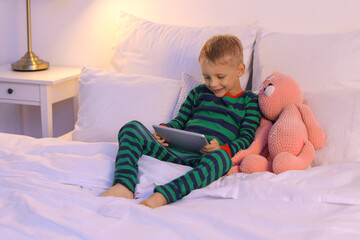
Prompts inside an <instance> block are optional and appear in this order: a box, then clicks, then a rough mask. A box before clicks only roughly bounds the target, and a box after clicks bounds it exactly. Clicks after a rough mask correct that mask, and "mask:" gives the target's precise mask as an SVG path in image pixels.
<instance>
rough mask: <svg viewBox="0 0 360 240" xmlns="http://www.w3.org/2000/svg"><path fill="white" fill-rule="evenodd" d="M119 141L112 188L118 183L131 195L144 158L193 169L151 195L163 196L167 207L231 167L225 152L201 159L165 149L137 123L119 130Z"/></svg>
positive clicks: (198, 156) (199, 156)
mask: <svg viewBox="0 0 360 240" xmlns="http://www.w3.org/2000/svg"><path fill="white" fill-rule="evenodd" d="M118 141H119V150H118V153H117V156H116V162H115V177H114V183H113V184H114V185H115V184H117V183H120V184H122V185H124V186H126V187H127V188H128V189H129V190H130V191H132V192H134V191H135V186H136V184H137V173H138V160H139V158H140V157H141V156H142V155H143V154H144V155H148V156H151V157H154V158H157V159H159V160H161V161H167V162H172V163H177V164H182V165H187V166H191V167H193V169H192V170H190V171H189V172H187V173H186V174H185V175H183V176H181V177H179V178H177V179H175V180H173V181H171V182H169V183H167V184H165V185H162V186H157V187H156V188H155V190H154V191H155V192H159V193H161V194H162V195H164V197H165V198H166V200H167V201H168V202H169V203H171V202H174V201H176V200H178V199H181V198H182V197H184V196H185V195H187V194H189V193H190V192H191V191H192V190H194V189H198V188H203V187H205V186H207V185H209V184H210V183H212V182H213V181H215V180H217V179H219V178H220V177H221V176H223V175H225V174H226V173H227V172H228V171H229V170H230V168H231V167H232V161H231V158H230V156H229V154H228V153H227V152H226V151H225V150H222V149H219V150H216V151H213V152H211V153H208V154H204V155H202V154H200V153H189V152H185V151H181V150H177V149H173V148H169V147H164V146H162V145H161V144H160V143H159V142H158V141H157V140H156V139H155V138H154V137H153V136H152V134H151V132H150V131H149V130H148V129H146V127H145V126H144V125H143V124H141V123H140V122H137V121H132V122H129V123H127V124H125V125H124V126H123V127H122V128H121V129H120V131H119V135H118Z"/></svg>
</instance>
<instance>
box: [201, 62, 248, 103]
mask: <svg viewBox="0 0 360 240" xmlns="http://www.w3.org/2000/svg"><path fill="white" fill-rule="evenodd" d="M200 66H201V71H202V74H203V77H204V83H205V85H206V87H207V88H208V89H209V90H210V91H212V92H213V93H214V94H215V96H216V97H224V96H225V95H226V94H230V95H237V94H238V93H240V92H242V88H241V85H240V81H239V77H241V76H242V75H243V74H244V71H245V65H244V64H243V63H240V64H239V65H238V66H236V64H235V63H233V62H232V61H230V60H227V61H226V63H219V61H218V62H217V63H213V62H211V61H209V60H207V59H204V58H203V59H201V61H200Z"/></svg>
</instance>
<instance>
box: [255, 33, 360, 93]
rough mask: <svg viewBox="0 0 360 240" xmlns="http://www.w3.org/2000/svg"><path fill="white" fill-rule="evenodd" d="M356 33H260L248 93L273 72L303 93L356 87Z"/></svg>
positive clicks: (359, 41) (359, 45) (359, 55)
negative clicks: (279, 74) (286, 77)
mask: <svg viewBox="0 0 360 240" xmlns="http://www.w3.org/2000/svg"><path fill="white" fill-rule="evenodd" d="M359 64H360V32H350V33H339V34H318V35H310V34H309V35H301V34H284V33H275V32H268V31H266V30H264V29H263V30H261V31H260V32H259V34H258V37H257V39H256V44H255V50H254V63H253V81H252V90H254V91H255V90H259V88H260V85H261V83H262V82H263V81H264V80H265V78H266V77H267V76H268V75H270V74H271V73H272V72H274V71H280V72H283V73H285V74H288V75H290V76H292V77H293V78H294V79H295V80H296V81H297V82H298V83H299V84H300V86H301V87H302V89H303V90H304V91H306V90H323V89H335V88H338V87H341V86H345V85H347V84H353V82H357V84H359V85H360V80H359V79H360V78H359V76H360V67H359Z"/></svg>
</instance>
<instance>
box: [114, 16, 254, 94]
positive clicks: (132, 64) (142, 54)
mask: <svg viewBox="0 0 360 240" xmlns="http://www.w3.org/2000/svg"><path fill="white" fill-rule="evenodd" d="M256 32H257V26H256V24H255V25H254V26H247V25H241V26H224V27H215V26H214V27H185V26H175V25H165V24H158V23H153V22H150V21H146V20H143V19H141V18H138V17H135V16H133V15H130V14H128V13H125V12H123V11H121V12H120V13H119V15H118V29H117V35H118V40H117V46H116V50H115V54H114V56H113V58H112V60H111V63H110V69H112V70H116V71H119V72H123V73H141V74H146V75H154V76H159V77H166V78H173V79H180V78H181V74H182V72H188V73H190V74H193V75H195V76H197V77H202V74H201V70H200V65H199V63H198V57H199V54H200V50H201V48H202V46H203V44H204V43H205V41H206V40H208V39H209V38H210V37H212V36H214V35H217V34H227V33H229V34H233V35H235V36H237V37H238V38H239V39H240V40H241V42H242V44H243V47H244V62H245V64H246V72H245V74H244V75H243V77H241V79H240V80H241V86H242V88H243V89H245V88H246V85H247V82H248V80H249V66H250V60H251V55H252V52H253V45H254V41H255V38H256Z"/></svg>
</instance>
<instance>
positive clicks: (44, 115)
mask: <svg viewBox="0 0 360 240" xmlns="http://www.w3.org/2000/svg"><path fill="white" fill-rule="evenodd" d="M80 71H81V68H70V67H56V66H50V67H49V69H47V70H44V71H34V72H15V71H13V70H12V69H11V66H10V64H8V65H5V66H0V102H2V103H14V104H21V105H34V106H40V112H41V130H42V137H52V136H53V113H52V104H53V103H56V102H60V101H62V100H65V99H68V98H72V97H75V96H76V95H77V92H78V77H79V74H80Z"/></svg>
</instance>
